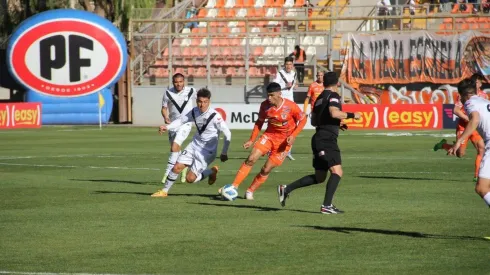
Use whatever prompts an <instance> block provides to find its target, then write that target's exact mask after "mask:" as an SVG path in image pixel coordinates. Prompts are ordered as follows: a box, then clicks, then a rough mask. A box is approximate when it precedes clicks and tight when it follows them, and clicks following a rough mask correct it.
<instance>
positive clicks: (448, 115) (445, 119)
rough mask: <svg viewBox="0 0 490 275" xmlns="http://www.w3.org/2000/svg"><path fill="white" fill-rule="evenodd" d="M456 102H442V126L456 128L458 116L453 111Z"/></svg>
mask: <svg viewBox="0 0 490 275" xmlns="http://www.w3.org/2000/svg"><path fill="white" fill-rule="evenodd" d="M453 110H454V104H442V128H444V129H456V125H457V124H458V117H457V116H456V115H455V114H454V113H453Z"/></svg>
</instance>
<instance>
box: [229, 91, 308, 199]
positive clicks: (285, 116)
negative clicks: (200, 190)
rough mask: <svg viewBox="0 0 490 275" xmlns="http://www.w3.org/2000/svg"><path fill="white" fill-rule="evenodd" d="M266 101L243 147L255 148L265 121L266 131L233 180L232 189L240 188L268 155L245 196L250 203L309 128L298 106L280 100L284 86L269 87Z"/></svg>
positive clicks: (286, 100)
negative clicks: (298, 138)
mask: <svg viewBox="0 0 490 275" xmlns="http://www.w3.org/2000/svg"><path fill="white" fill-rule="evenodd" d="M267 98H268V99H267V100H265V101H264V102H262V104H260V111H259V118H258V120H257V121H256V122H255V126H254V129H253V131H252V135H251V136H250V139H249V140H248V141H246V142H245V143H244V144H243V148H245V149H248V148H250V147H251V146H252V144H254V142H255V139H256V138H257V136H258V135H259V133H260V130H261V129H262V125H263V124H264V122H265V121H267V129H266V130H265V132H264V133H263V134H262V136H261V137H260V138H259V140H258V141H257V142H256V143H255V145H254V147H253V149H252V152H251V153H250V155H249V156H248V158H247V159H246V160H245V161H244V162H243V163H242V165H241V166H240V169H239V170H238V172H237V174H236V177H235V179H234V180H233V186H234V187H235V188H238V186H240V184H241V183H242V181H243V180H244V179H245V178H246V177H247V176H248V174H249V173H250V170H251V169H252V166H253V165H254V164H255V163H256V162H257V160H258V159H259V158H260V157H261V156H264V155H266V154H268V155H269V158H268V159H267V161H266V162H265V164H264V166H263V167H262V169H261V170H260V172H259V173H258V174H257V176H256V177H255V178H254V180H253V182H252V184H251V185H250V186H249V187H248V189H247V192H246V193H245V199H247V200H253V199H254V198H253V194H254V192H255V190H257V189H258V188H259V187H260V185H262V183H264V182H265V181H266V180H267V177H268V176H269V173H270V172H271V171H272V169H274V167H277V166H280V165H281V164H282V162H283V161H284V159H285V158H286V156H287V154H288V152H289V150H290V148H291V146H292V145H293V143H294V141H295V139H296V136H297V135H298V134H299V132H301V130H303V128H304V127H305V124H306V119H305V115H304V113H303V112H302V111H301V109H300V108H299V107H298V105H296V103H294V102H292V101H290V100H288V99H285V98H283V97H282V96H281V85H279V84H278V83H275V82H272V83H270V84H269V85H268V86H267ZM220 193H221V192H220Z"/></svg>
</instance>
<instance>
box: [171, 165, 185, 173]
mask: <svg viewBox="0 0 490 275" xmlns="http://www.w3.org/2000/svg"><path fill="white" fill-rule="evenodd" d="M184 168H185V165H184V164H182V163H176V164H175V165H174V167H173V168H172V172H173V173H175V174H180V172H182V170H184Z"/></svg>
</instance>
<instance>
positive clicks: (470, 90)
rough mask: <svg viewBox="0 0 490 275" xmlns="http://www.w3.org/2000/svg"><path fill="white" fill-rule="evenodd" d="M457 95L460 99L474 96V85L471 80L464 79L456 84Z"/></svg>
mask: <svg viewBox="0 0 490 275" xmlns="http://www.w3.org/2000/svg"><path fill="white" fill-rule="evenodd" d="M458 93H459V95H460V96H461V97H465V96H467V95H469V94H476V83H475V81H473V79H471V78H465V79H463V80H461V81H460V82H459V83H458Z"/></svg>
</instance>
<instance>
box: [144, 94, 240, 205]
mask: <svg viewBox="0 0 490 275" xmlns="http://www.w3.org/2000/svg"><path fill="white" fill-rule="evenodd" d="M210 99H211V92H210V91H209V90H208V89H204V88H203V89H200V90H199V91H198V92H197V100H196V102H197V107H195V108H193V109H192V110H191V111H190V112H189V113H187V114H186V115H184V116H181V117H180V118H179V119H177V120H175V121H173V122H172V123H170V124H169V125H163V126H160V131H159V132H160V134H162V133H163V132H165V131H167V130H168V131H171V130H174V129H177V128H178V127H180V126H181V125H183V124H185V123H188V122H191V123H194V124H195V125H196V128H197V132H196V134H195V135H194V137H193V138H192V142H191V143H190V144H189V145H187V147H186V148H185V150H184V151H182V153H181V154H180V156H179V157H178V159H177V162H176V163H175V165H174V167H173V169H172V171H170V173H169V174H168V177H167V180H166V181H165V186H164V188H163V189H162V190H159V191H157V192H156V193H154V194H153V195H151V196H152V197H161V198H165V197H167V196H168V191H169V190H170V188H171V187H172V185H173V184H174V182H175V180H176V179H177V176H178V175H179V173H180V172H182V170H184V168H185V167H190V169H189V171H188V172H187V174H186V181H187V182H189V183H195V182H198V181H201V180H203V179H205V178H207V177H209V179H208V184H209V185H211V184H213V183H215V182H216V176H217V174H218V166H213V167H212V168H211V169H208V168H207V167H208V166H209V165H210V164H211V163H212V162H213V161H214V159H215V158H216V152H217V150H218V141H219V135H220V132H223V134H224V135H225V142H224V144H223V149H222V150H221V155H220V160H221V161H222V162H225V161H227V160H228V154H227V152H228V147H229V146H230V141H231V132H230V129H228V126H227V125H226V122H225V121H224V120H223V118H222V117H221V115H220V114H219V113H218V112H217V111H216V110H215V109H213V108H211V107H210V106H209V104H210Z"/></svg>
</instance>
